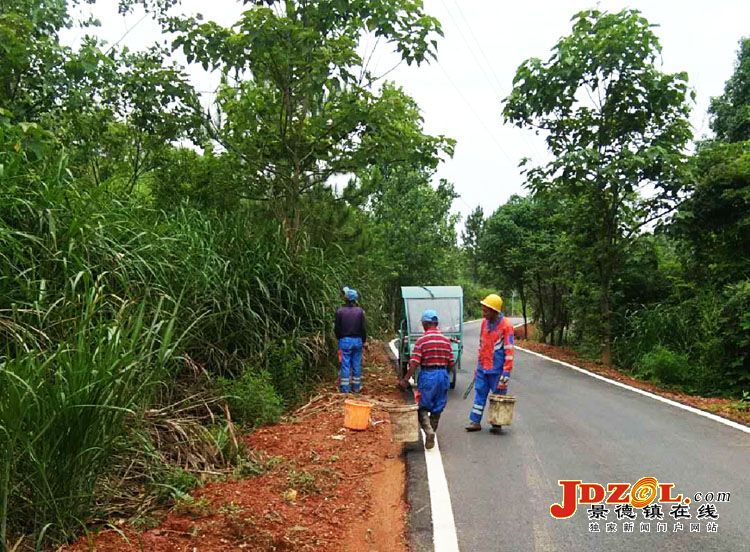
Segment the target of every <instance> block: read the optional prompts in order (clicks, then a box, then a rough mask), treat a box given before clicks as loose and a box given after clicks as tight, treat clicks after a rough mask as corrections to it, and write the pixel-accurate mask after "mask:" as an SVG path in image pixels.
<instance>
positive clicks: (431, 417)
mask: <svg viewBox="0 0 750 552" xmlns="http://www.w3.org/2000/svg"><path fill="white" fill-rule="evenodd" d="M422 327H423V328H424V335H422V337H420V338H419V339H417V342H416V343H415V344H414V349H413V351H412V353H411V358H410V359H409V369H408V370H407V372H406V374H405V375H404V377H403V378H402V379H401V380H400V381H399V386H400V387H401V388H402V389H406V387H407V385H408V382H409V378H411V376H412V374H414V370H415V369H416V368H417V367H419V376H418V378H417V392H416V393H415V398H416V400H417V404H418V405H419V411H418V415H419V425H420V426H422V430H424V434H425V440H424V448H426V449H431V448H433V447H434V446H435V431H437V427H438V422H439V421H440V414H441V413H442V412H443V409H444V408H445V405H446V403H447V402H448V388H449V387H450V376H449V375H448V374H449V373H450V372H451V371H452V370H453V362H454V361H453V347H452V346H451V340H450V339H448V338H447V337H446V336H444V335H443V333H442V332H441V331H440V330H439V329H438V313H437V311H434V310H431V309H428V310H426V311H424V312H423V313H422Z"/></svg>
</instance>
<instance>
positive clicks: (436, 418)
mask: <svg viewBox="0 0 750 552" xmlns="http://www.w3.org/2000/svg"><path fill="white" fill-rule="evenodd" d="M439 423H440V414H439V413H438V414H430V425H431V426H432V431H437V428H438V424H439Z"/></svg>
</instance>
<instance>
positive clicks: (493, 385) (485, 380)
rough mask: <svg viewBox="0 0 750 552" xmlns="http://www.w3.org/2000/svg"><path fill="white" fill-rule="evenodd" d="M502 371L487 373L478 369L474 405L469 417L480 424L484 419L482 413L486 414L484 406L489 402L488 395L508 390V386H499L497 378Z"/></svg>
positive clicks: (501, 393) (502, 393)
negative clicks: (499, 387)
mask: <svg viewBox="0 0 750 552" xmlns="http://www.w3.org/2000/svg"><path fill="white" fill-rule="evenodd" d="M501 374H502V373H501V372H495V373H489V374H488V373H486V372H484V371H483V370H480V369H478V370H477V379H476V380H475V381H474V406H472V407H471V413H470V414H469V419H470V420H471V421H472V422H474V423H476V424H478V423H479V422H480V421H481V420H482V414H484V406H485V404H487V395H488V394H489V393H490V392H492V393H497V394H498V395H505V394H506V393H507V392H508V386H507V385H505V386H503V388H502V389H499V390H498V388H497V380H498V378H499V377H500V376H501Z"/></svg>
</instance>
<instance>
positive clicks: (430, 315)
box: [422, 309, 438, 322]
mask: <svg viewBox="0 0 750 552" xmlns="http://www.w3.org/2000/svg"><path fill="white" fill-rule="evenodd" d="M437 321H438V313H437V311H436V310H432V309H427V310H426V311H424V312H423V313H422V322H437Z"/></svg>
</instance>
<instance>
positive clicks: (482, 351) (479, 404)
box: [466, 293, 514, 431]
mask: <svg viewBox="0 0 750 552" xmlns="http://www.w3.org/2000/svg"><path fill="white" fill-rule="evenodd" d="M481 304H482V317H483V320H482V329H481V333H480V335H479V361H478V362H477V368H476V375H475V381H474V405H473V406H472V408H471V413H470V414H469V420H470V423H469V425H467V426H466V431H479V430H481V429H482V425H481V424H480V422H481V420H482V414H483V412H484V407H485V404H486V403H487V395H488V393H490V392H492V393H497V394H499V395H505V394H506V393H507V392H508V380H509V379H510V373H511V371H512V370H513V333H514V332H513V324H511V322H510V320H508V319H507V318H505V316H503V313H502V308H503V300H502V299H501V298H500V296H499V295H495V294H494V293H491V294H490V295H488V296H487V297H485V298H484V299H483V300H482V301H481ZM493 429H499V428H493Z"/></svg>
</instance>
